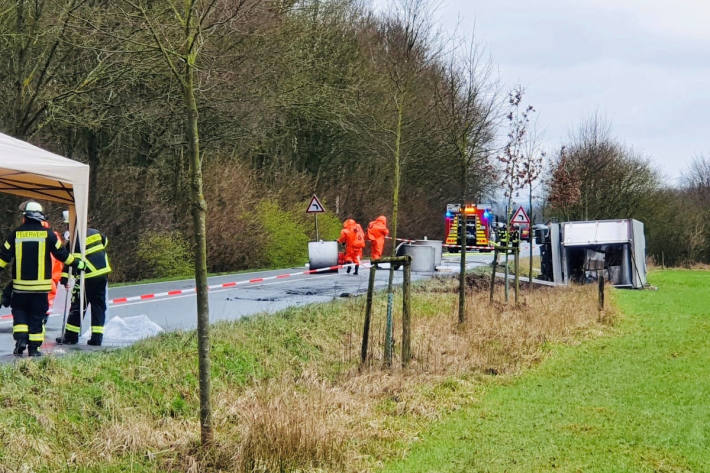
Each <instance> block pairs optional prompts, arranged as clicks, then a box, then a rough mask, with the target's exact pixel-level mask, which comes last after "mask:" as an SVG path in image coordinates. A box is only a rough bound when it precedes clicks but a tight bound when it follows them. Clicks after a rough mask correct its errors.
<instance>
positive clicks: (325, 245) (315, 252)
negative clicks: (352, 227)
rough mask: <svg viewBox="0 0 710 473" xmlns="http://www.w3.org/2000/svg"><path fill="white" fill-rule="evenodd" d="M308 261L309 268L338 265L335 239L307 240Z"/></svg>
mask: <svg viewBox="0 0 710 473" xmlns="http://www.w3.org/2000/svg"><path fill="white" fill-rule="evenodd" d="M308 263H309V267H310V269H321V268H329V267H331V266H337V265H338V242H337V241H323V240H321V241H309V242H308Z"/></svg>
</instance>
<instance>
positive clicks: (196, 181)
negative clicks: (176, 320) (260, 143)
mask: <svg viewBox="0 0 710 473" xmlns="http://www.w3.org/2000/svg"><path fill="white" fill-rule="evenodd" d="M189 59H190V60H188V63H187V64H186V65H185V84H184V94H185V106H186V112H187V129H186V134H187V139H188V143H189V146H190V178H191V179H190V194H191V201H192V223H193V231H194V239H195V287H196V292H197V353H198V366H199V377H200V438H201V440H202V445H208V444H211V443H212V442H213V440H214V434H213V431H212V405H211V402H210V338H209V326H210V315H209V303H208V298H207V233H206V226H205V217H206V215H207V203H206V202H205V197H204V194H203V191H202V159H201V157H200V138H199V130H198V126H197V120H198V115H197V101H196V99H195V86H194V68H195V64H194V57H189Z"/></svg>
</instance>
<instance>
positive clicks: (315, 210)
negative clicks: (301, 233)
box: [306, 195, 325, 214]
mask: <svg viewBox="0 0 710 473" xmlns="http://www.w3.org/2000/svg"><path fill="white" fill-rule="evenodd" d="M323 212H325V208H323V204H321V203H320V200H318V197H316V196H315V195H314V196H313V198H312V199H311V203H310V204H308V208H307V209H306V213H307V214H319V213H323Z"/></svg>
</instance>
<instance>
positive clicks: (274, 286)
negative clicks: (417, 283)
mask: <svg viewBox="0 0 710 473" xmlns="http://www.w3.org/2000/svg"><path fill="white" fill-rule="evenodd" d="M467 258H468V261H469V264H468V267H469V268H473V267H476V266H480V265H483V264H488V263H490V262H491V255H490V254H475V253H472V254H469V255H467ZM443 259H444V261H442V266H441V267H440V271H438V272H437V273H441V274H447V273H449V274H451V273H455V272H457V270H458V262H459V255H458V254H444V258H443ZM299 270H300V271H302V270H303V268H290V269H280V270H272V271H257V272H251V273H238V274H230V275H225V276H215V277H211V278H209V284H210V285H215V284H221V283H226V282H233V281H246V280H249V279H254V278H266V277H269V276H276V275H281V274H285V273H293V272H295V271H299ZM387 275H388V272H387V271H378V272H377V276H376V287H377V288H380V289H381V288H383V287H385V286H386V284H387ZM395 275H396V276H395V282H396V283H397V284H401V281H402V271H397V272H395ZM432 275H433V273H412V279H413V280H421V279H425V278H430V277H432ZM368 276H369V270H368V269H364V268H360V274H359V275H358V276H354V275H353V274H347V273H346V272H345V270H343V269H341V270H340V271H339V272H338V273H321V274H310V275H302V276H295V277H289V278H287V279H283V280H281V279H277V280H270V281H263V282H257V283H253V284H248V285H244V286H237V287H231V288H219V289H214V290H210V293H209V306H210V322H211V323H214V322H217V321H221V320H236V319H239V318H241V317H244V316H248V315H252V314H258V313H273V312H277V311H279V310H282V309H285V308H287V307H292V306H302V305H306V304H313V303H318V302H327V301H332V300H334V299H337V298H340V297H349V296H355V295H359V294H362V293H364V292H366V291H367V281H368ZM193 287H194V281H193V280H183V281H170V282H163V283H151V284H137V285H132V286H121V287H115V288H112V287H109V299H114V298H119V297H131V296H140V295H142V294H153V293H160V292H167V291H172V290H178V289H191V288H193ZM64 300H65V299H64V293H63V288H60V291H59V293H58V294H57V298H56V303H55V304H56V305H55V308H54V311H55V312H56V313H54V314H52V316H50V318H49V321H48V323H47V332H46V337H45V343H44V345H43V346H42V348H41V351H42V352H43V353H45V354H47V353H54V354H57V355H61V354H64V353H67V352H72V351H96V350H101V349H106V348H112V347H116V346H117V344H111V343H105V344H104V346H103V347H89V346H87V345H86V343H85V341H80V343H79V344H78V345H73V346H66V345H57V344H56V343H55V342H54V340H55V338H56V337H58V336H59V335H60V331H61V326H62V316H61V311H62V308H63V303H64ZM9 312H10V311H9V309H7V308H3V309H2V310H0V315H7V314H9ZM196 312H197V310H196V303H195V294H194V293H191V294H184V295H176V296H169V297H161V298H153V299H146V300H140V301H134V302H127V303H123V304H117V305H110V306H109V310H108V313H107V322H108V320H109V319H111V318H112V317H115V316H118V317H122V318H125V317H131V316H136V315H142V314H144V315H146V316H147V317H148V318H149V319H150V320H151V321H153V322H155V323H156V324H157V325H159V326H160V327H161V328H162V329H163V330H165V331H174V330H192V329H194V328H195V327H196ZM89 325H90V316H89V315H88V314H87V316H86V318H85V319H84V321H83V323H82V329H85V328H86V327H88V326H89ZM120 345H125V343H122V344H120ZM13 347H14V341H13V340H12V320H11V319H10V318H2V319H0V362H3V361H5V362H7V361H11V360H13V359H16V358H15V357H13V356H12V349H13Z"/></svg>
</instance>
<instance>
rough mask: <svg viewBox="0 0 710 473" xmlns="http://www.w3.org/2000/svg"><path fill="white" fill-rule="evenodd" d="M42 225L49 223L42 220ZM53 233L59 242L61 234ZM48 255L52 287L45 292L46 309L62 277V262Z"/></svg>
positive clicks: (45, 225)
mask: <svg viewBox="0 0 710 473" xmlns="http://www.w3.org/2000/svg"><path fill="white" fill-rule="evenodd" d="M42 226H43V227H44V228H49V223H48V222H46V221H44V222H42ZM54 234H55V235H57V239H58V240H59V241H60V242H61V241H62V237H61V235H59V233H57V232H54ZM50 256H51V257H52V289H50V291H49V294H47V302H49V308H48V309H47V311H49V310H51V309H52V305H53V304H54V298H55V297H57V284H59V280H60V279H61V278H62V271H63V270H64V263H62V262H61V261H59V260H58V259H57V258H55V257H54V255H50Z"/></svg>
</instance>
